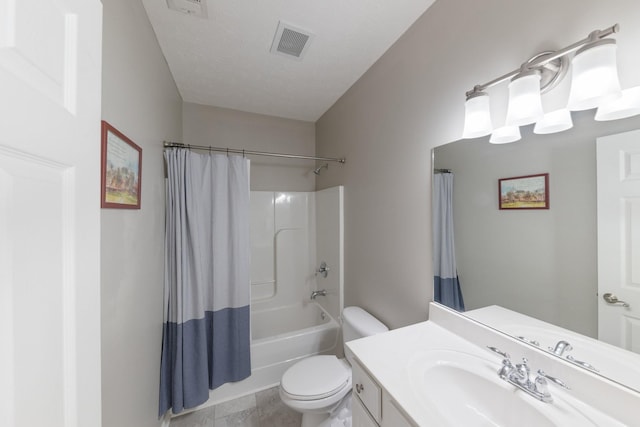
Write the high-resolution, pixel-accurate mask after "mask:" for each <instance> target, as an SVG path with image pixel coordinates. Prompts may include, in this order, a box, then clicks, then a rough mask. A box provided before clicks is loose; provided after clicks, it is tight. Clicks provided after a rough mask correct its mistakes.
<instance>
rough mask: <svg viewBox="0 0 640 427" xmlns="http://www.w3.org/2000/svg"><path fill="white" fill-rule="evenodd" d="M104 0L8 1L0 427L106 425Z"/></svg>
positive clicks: (0, 192)
mask: <svg viewBox="0 0 640 427" xmlns="http://www.w3.org/2000/svg"><path fill="white" fill-rule="evenodd" d="M101 32H102V4H101V3H100V1H99V0H29V1H26V0H0V425H1V426H7V427H14V426H15V427H35V426H47V427H51V426H52V427H61V426H64V427H85V426H86V427H97V426H100V425H101V414H100V282H99V277H100V276H99V262H100V260H99V238H100V210H99V197H100V190H99V188H100V184H99V183H100V176H99V171H100V162H99V156H100V142H99V141H100V91H101V82H100V78H101V55H102V53H101V39H102V35H101Z"/></svg>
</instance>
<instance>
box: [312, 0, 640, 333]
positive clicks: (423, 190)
mask: <svg viewBox="0 0 640 427" xmlns="http://www.w3.org/2000/svg"><path fill="white" fill-rule="evenodd" d="M616 22H617V23H620V25H621V33H620V34H619V35H618V36H617V37H616V38H617V40H618V65H619V69H620V72H619V74H620V80H621V82H622V85H623V86H624V87H630V86H636V85H638V84H640V62H639V61H638V60H637V45H638V43H640V26H638V25H637V23H638V22H640V4H639V3H638V2H637V1H635V0H617V1H610V2H602V1H598V0H586V1H585V0H566V1H562V2H558V1H553V0H542V1H537V2H527V1H522V0H519V1H511V0H486V1H482V2H477V1H468V0H438V1H437V2H436V3H435V4H434V5H433V6H432V7H431V8H430V9H429V10H427V12H425V14H424V15H423V16H422V17H421V18H420V19H419V20H418V21H417V22H416V23H415V24H414V25H413V26H412V27H411V28H410V29H409V30H408V31H407V32H406V33H405V34H404V36H403V37H402V38H401V39H400V40H399V41H398V42H397V43H396V44H395V45H394V46H393V47H392V48H391V49H390V50H389V51H387V53H386V54H385V55H384V56H383V57H382V58H381V59H380V60H379V61H378V62H377V63H376V64H374V66H373V67H371V69H370V70H369V71H367V73H365V75H364V76H363V77H362V78H361V79H360V80H359V81H358V82H356V83H355V84H354V85H353V86H352V87H351V89H350V90H349V91H348V92H347V93H346V94H345V95H344V96H343V97H342V98H341V99H340V100H339V101H338V102H336V104H335V105H334V106H333V107H332V108H331V109H330V110H329V111H327V112H326V113H325V114H324V115H323V117H322V118H321V119H320V120H319V121H318V122H317V123H316V145H317V153H318V154H319V155H329V154H332V155H344V156H345V157H346V158H347V164H346V165H345V167H344V168H343V169H341V170H338V171H334V172H332V173H330V174H324V175H321V176H320V177H319V179H318V187H319V188H326V187H330V186H334V185H337V184H344V186H345V287H346V295H345V298H346V301H345V303H346V304H347V305H349V304H356V305H361V306H362V307H364V308H366V309H368V310H369V311H371V312H372V313H373V314H375V315H377V316H378V317H379V318H380V319H381V320H382V321H384V322H386V323H387V324H388V325H389V326H391V327H399V326H403V325H406V324H409V323H412V322H416V321H420V320H424V319H425V318H426V317H427V304H428V302H429V300H430V299H431V298H432V268H431V252H432V250H431V230H430V228H431V213H430V197H431V195H430V188H431V168H430V162H431V149H432V148H433V147H435V146H438V145H442V144H445V143H447V142H451V141H455V140H457V139H459V137H460V135H461V133H462V126H463V120H464V93H465V92H466V91H467V90H469V89H471V88H472V87H473V86H474V85H475V84H480V83H484V82H486V81H489V80H491V79H493V78H495V77H498V76H500V75H502V74H504V73H506V72H508V71H511V70H513V69H515V68H517V67H518V66H519V65H520V64H521V63H522V62H524V61H525V60H526V59H527V58H528V57H530V56H532V55H534V54H535V53H537V52H539V51H541V50H545V49H559V48H562V47H564V46H566V45H569V44H571V43H573V42H575V41H577V40H580V39H582V38H584V37H585V36H586V35H587V34H588V33H589V32H590V31H592V30H594V29H599V28H605V27H608V26H610V25H613V24H614V23H616ZM490 94H491V95H492V98H493V101H492V103H493V105H492V109H493V110H494V111H498V112H499V111H504V110H505V105H504V104H506V95H505V94H506V85H504V86H503V87H499V88H496V89H495V90H491V91H490ZM501 103H502V104H501ZM499 124H500V123H499V122H497V123H496V125H499ZM603 126H604V129H606V128H607V126H609V125H607V124H605V125H603ZM487 139H488V138H483V139H481V140H480V141H477V143H486V140H487ZM594 232H595V231H594Z"/></svg>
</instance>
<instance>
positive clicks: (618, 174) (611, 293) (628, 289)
mask: <svg viewBox="0 0 640 427" xmlns="http://www.w3.org/2000/svg"><path fill="white" fill-rule="evenodd" d="M597 162H598V167H597V176H598V189H597V190H598V338H599V339H601V340H603V341H606V342H608V343H610V344H614V345H617V346H620V347H622V348H626V349H627V350H631V351H635V352H636V353H640V131H632V132H626V133H621V134H617V135H611V136H607V137H603V138H598V141H597Z"/></svg>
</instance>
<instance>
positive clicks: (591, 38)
mask: <svg viewBox="0 0 640 427" xmlns="http://www.w3.org/2000/svg"><path fill="white" fill-rule="evenodd" d="M619 31H620V24H615V25H612V26H611V27H609V28H605V29H604V30H594V31H592V32H591V33H589V35H588V36H587V37H586V38H584V39H582V40H580V41H578V42H575V43H573V44H572V45H569V46H567V47H565V48H563V49H560V50H557V51H555V52H553V53H551V54H549V55H544V56H541V57H539V58H538V59H534V60H533V61H531V62H527V63H525V64H523V65H522V66H521V67H519V68H517V69H515V70H513V71H511V72H509V73H507V74H504V75H502V76H500V77H498V78H495V79H493V80H491V81H489V82H487V83H485V84H481V85H475V86H474V87H473V89H471V90H470V91H468V92H466V96H467V98H469V97H470V96H472V95H474V94H477V93H479V92H483V91H485V90H486V89H489V88H490V87H493V86H496V85H498V84H500V83H502V82H504V81H507V80H510V79H512V78H513V77H515V76H516V75H517V74H519V73H521V72H522V71H523V68H525V69H529V70H530V69H533V68H536V67H540V66H543V65H545V64H547V63H549V62H551V61H554V60H556V59H558V58H561V57H563V56H565V55H567V54H569V53H572V52H575V51H576V50H578V49H580V48H581V47H583V46H585V45H587V44H589V43H593V42H596V41H598V40H601V39H603V38H605V37H608V36H610V35H612V34H615V33H617V32H619Z"/></svg>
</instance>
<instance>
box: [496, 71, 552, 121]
mask: <svg viewBox="0 0 640 427" xmlns="http://www.w3.org/2000/svg"><path fill="white" fill-rule="evenodd" d="M543 115H544V111H542V97H541V96H540V71H539V70H525V71H523V72H521V73H518V74H517V75H516V76H515V77H514V78H513V79H512V80H511V83H509V108H508V109H507V120H506V122H505V124H506V125H507V126H523V125H528V124H531V123H535V122H536V121H538V120H539V119H541V118H542V116H543Z"/></svg>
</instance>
